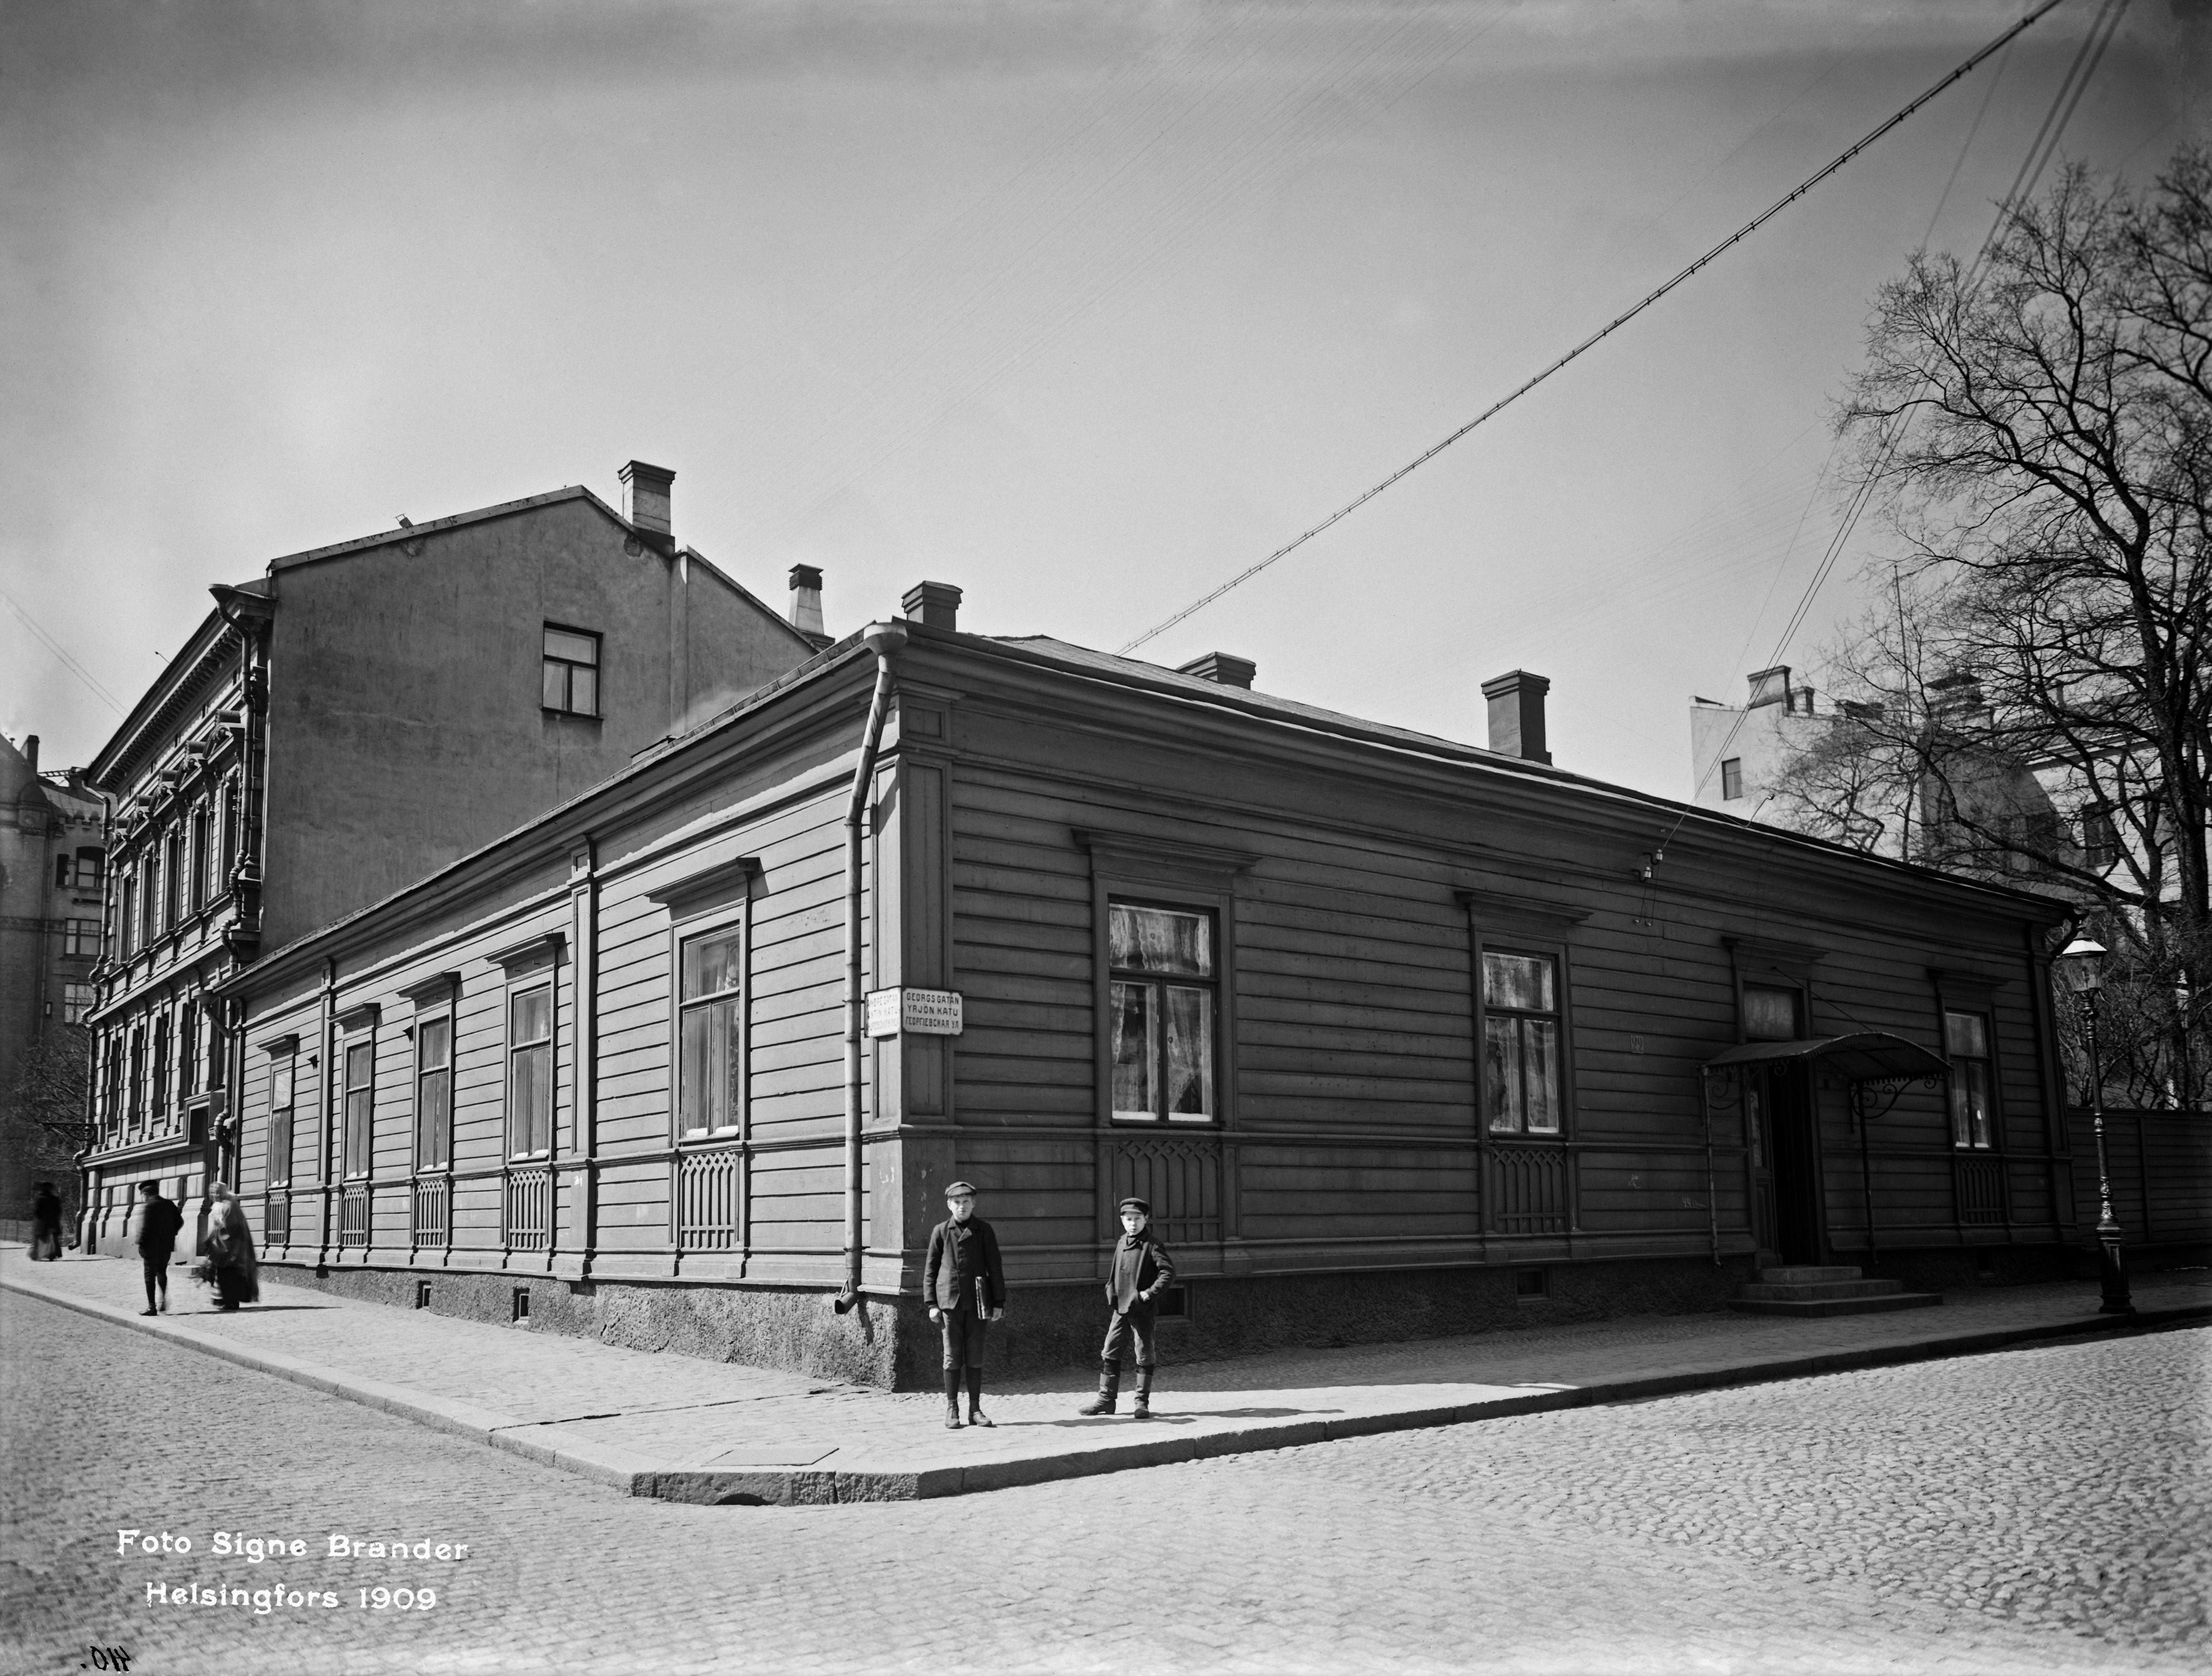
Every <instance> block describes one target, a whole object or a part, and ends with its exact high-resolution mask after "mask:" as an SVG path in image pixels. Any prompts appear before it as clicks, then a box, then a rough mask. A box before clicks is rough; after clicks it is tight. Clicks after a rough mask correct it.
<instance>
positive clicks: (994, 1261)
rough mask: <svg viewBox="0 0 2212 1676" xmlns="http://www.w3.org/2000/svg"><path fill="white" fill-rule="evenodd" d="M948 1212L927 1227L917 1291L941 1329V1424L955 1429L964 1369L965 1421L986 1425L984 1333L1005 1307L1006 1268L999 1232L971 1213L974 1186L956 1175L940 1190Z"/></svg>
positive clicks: (973, 1424) (958, 1423)
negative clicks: (926, 1250) (926, 1251)
mask: <svg viewBox="0 0 2212 1676" xmlns="http://www.w3.org/2000/svg"><path fill="white" fill-rule="evenodd" d="M945 1209H946V1210H950V1211H951V1213H952V1214H951V1216H949V1217H947V1218H946V1219H945V1221H943V1222H939V1223H938V1225H937V1226H936V1227H935V1228H932V1229H930V1231H929V1257H928V1259H927V1261H926V1262H925V1263H924V1264H923V1265H922V1271H921V1295H922V1296H923V1297H925V1298H927V1299H928V1300H929V1319H931V1320H933V1321H934V1322H935V1323H937V1325H938V1326H939V1327H940V1328H942V1329H943V1330H944V1333H945V1429H947V1430H948V1431H958V1430H959V1429H960V1375H961V1374H962V1372H963V1369H964V1371H965V1372H966V1374H967V1375H968V1423H969V1425H971V1426H988V1425H990V1424H991V1423H992V1422H991V1419H990V1417H989V1416H987V1415H986V1414H985V1413H984V1412H983V1334H984V1331H985V1329H987V1327H988V1326H990V1324H991V1323H992V1322H994V1321H995V1320H997V1319H999V1318H1000V1316H1001V1315H1004V1314H1005V1313H1006V1269H1005V1268H1004V1266H1002V1265H1000V1261H999V1236H998V1235H997V1234H994V1233H993V1232H992V1231H991V1225H990V1223H988V1222H985V1221H984V1220H983V1219H982V1218H981V1216H977V1215H976V1214H975V1187H974V1186H973V1185H971V1184H969V1183H968V1182H965V1181H956V1182H954V1183H952V1184H951V1185H950V1186H948V1187H947V1188H946V1189H945Z"/></svg>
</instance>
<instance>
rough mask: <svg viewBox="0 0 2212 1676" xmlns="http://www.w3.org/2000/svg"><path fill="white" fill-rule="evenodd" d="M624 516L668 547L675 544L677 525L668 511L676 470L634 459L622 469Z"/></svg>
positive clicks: (633, 524)
mask: <svg viewBox="0 0 2212 1676" xmlns="http://www.w3.org/2000/svg"><path fill="white" fill-rule="evenodd" d="M621 476H622V485H623V517H625V518H627V519H629V521H630V523H631V525H632V526H633V527H635V528H637V529H639V530H641V531H643V532H645V533H647V534H649V535H657V536H659V537H660V539H661V540H662V541H663V542H665V544H666V545H667V546H669V547H671V548H672V547H673V546H674V545H676V526H675V523H674V521H672V519H671V515H670V512H669V485H671V484H672V483H674V482H675V481H676V473H675V472H671V471H670V470H669V469H668V468H667V467H666V466H648V465H647V464H646V463H645V461H643V460H631V461H630V462H629V464H628V465H626V466H623V468H622V472H621Z"/></svg>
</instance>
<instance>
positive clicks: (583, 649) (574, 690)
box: [545, 623, 599, 716]
mask: <svg viewBox="0 0 2212 1676" xmlns="http://www.w3.org/2000/svg"><path fill="white" fill-rule="evenodd" d="M545 708H546V709H547V710H559V711H561V712H562V713H563V714H564V715H568V716H597V715H598V714H599V636H597V635H595V634H591V633H588V632H586V631H583V630H580V629H556V628H555V627H554V626H553V625H552V624H550V623H548V624H547V625H545Z"/></svg>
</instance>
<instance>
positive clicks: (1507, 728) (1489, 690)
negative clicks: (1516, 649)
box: [1482, 669, 1552, 762]
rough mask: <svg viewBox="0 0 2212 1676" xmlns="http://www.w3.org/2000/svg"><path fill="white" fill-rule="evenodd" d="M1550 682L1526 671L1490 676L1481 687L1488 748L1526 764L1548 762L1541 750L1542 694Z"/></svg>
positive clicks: (1542, 745)
mask: <svg viewBox="0 0 2212 1676" xmlns="http://www.w3.org/2000/svg"><path fill="white" fill-rule="evenodd" d="M1551 690H1552V684H1551V682H1549V681H1547V680H1545V679H1544V678H1543V677H1542V676H1541V675H1532V674H1530V673H1528V671H1527V670H1526V669H1514V670H1510V671H1508V672H1507V673H1504V674H1503V675H1494V676H1492V678H1491V679H1490V680H1486V681H1485V682H1484V683H1483V684H1482V696H1483V697H1484V698H1487V699H1488V700H1489V701H1490V748H1491V749H1492V750H1493V751H1495V752H1497V753H1498V754H1499V755H1500V756H1506V757H1523V758H1526V759H1528V761H1530V762H1549V761H1551V759H1552V753H1551V752H1549V751H1548V750H1547V749H1546V748H1545V747H1544V695H1545V694H1546V693H1547V692H1550V691H1551Z"/></svg>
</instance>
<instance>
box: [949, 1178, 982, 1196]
mask: <svg viewBox="0 0 2212 1676" xmlns="http://www.w3.org/2000/svg"><path fill="white" fill-rule="evenodd" d="M963 1193H965V1194H967V1195H968V1197H969V1198H975V1183H974V1182H972V1181H955V1182H952V1183H951V1184H950V1185H948V1186H946V1188H945V1198H949V1199H957V1198H959V1197H960V1195H961V1194H963Z"/></svg>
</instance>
